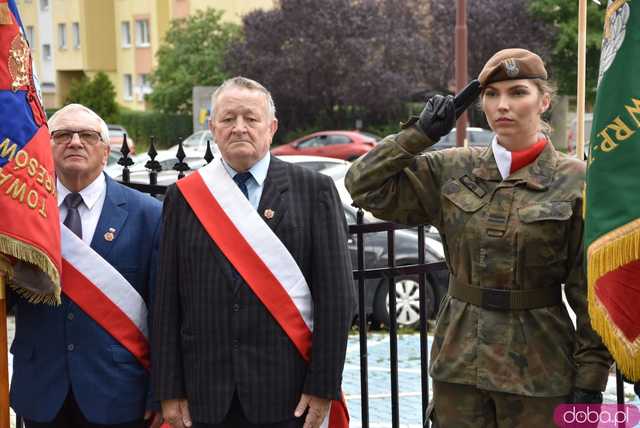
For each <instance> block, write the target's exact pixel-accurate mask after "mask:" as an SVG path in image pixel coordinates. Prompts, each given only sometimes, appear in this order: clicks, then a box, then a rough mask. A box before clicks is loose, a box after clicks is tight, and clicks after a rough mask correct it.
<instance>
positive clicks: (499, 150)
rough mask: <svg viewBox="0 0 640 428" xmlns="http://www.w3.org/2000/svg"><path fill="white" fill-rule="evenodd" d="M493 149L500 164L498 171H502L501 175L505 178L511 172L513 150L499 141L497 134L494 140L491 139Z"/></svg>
mask: <svg viewBox="0 0 640 428" xmlns="http://www.w3.org/2000/svg"><path fill="white" fill-rule="evenodd" d="M491 149H492V150H493V157H494V158H495V159H496V164H497V165H498V171H500V175H501V176H502V179H503V180H504V179H505V178H507V177H508V176H509V174H510V173H511V152H510V151H509V150H507V149H505V148H504V147H502V146H501V145H500V144H499V143H498V139H497V138H496V136H495V135H494V136H493V141H491Z"/></svg>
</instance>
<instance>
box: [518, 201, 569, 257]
mask: <svg viewBox="0 0 640 428" xmlns="http://www.w3.org/2000/svg"><path fill="white" fill-rule="evenodd" d="M572 215H573V208H572V204H571V202H564V201H560V202H540V203H536V204H531V205H527V206H525V207H521V208H519V209H518V218H519V219H520V222H521V225H520V227H519V229H518V232H517V236H518V238H517V239H518V258H519V261H520V262H523V263H524V265H526V266H546V267H548V268H549V269H553V268H554V266H553V265H554V264H556V265H557V263H558V262H560V261H563V260H566V258H567V249H568V242H567V230H568V227H569V226H568V223H569V219H570V218H571V216H572Z"/></svg>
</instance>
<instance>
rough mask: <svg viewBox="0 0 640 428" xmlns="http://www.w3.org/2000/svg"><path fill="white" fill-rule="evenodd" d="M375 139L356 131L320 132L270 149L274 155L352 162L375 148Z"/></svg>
mask: <svg viewBox="0 0 640 428" xmlns="http://www.w3.org/2000/svg"><path fill="white" fill-rule="evenodd" d="M376 142H377V140H376V138H374V137H372V136H371V134H364V133H362V132H358V131H321V132H315V133H313V134H310V135H306V136H304V137H301V138H298V139H297V140H294V141H292V142H290V143H288V144H283V145H281V146H278V147H274V148H272V149H271V153H273V154H274V155H313V156H327V157H330V158H338V159H345V160H349V161H351V160H354V159H357V158H358V157H360V156H362V155H363V154H365V153H367V152H368V151H369V150H371V149H372V148H374V147H375V145H376Z"/></svg>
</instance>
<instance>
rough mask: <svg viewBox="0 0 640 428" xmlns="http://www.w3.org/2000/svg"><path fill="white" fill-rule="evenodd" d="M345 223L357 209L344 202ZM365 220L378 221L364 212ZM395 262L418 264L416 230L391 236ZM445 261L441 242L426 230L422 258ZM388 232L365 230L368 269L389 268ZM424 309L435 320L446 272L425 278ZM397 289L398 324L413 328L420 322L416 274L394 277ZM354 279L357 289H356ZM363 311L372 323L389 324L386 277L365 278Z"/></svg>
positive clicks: (353, 249)
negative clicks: (392, 237) (423, 256)
mask: <svg viewBox="0 0 640 428" xmlns="http://www.w3.org/2000/svg"><path fill="white" fill-rule="evenodd" d="M343 208H344V212H345V216H346V218H347V223H348V224H356V213H357V210H356V209H355V208H354V207H352V206H351V205H344V204H343ZM363 221H364V223H365V224H366V223H372V222H379V221H380V220H378V219H377V218H375V217H373V216H372V215H370V214H368V213H367V214H365V216H364V219H363ZM347 243H348V245H349V253H350V255H351V262H352V264H353V267H354V269H355V268H357V260H358V259H357V256H358V249H357V245H356V236H355V235H350V236H349V239H348V241H347ZM394 245H395V247H394V250H395V261H396V265H397V266H403V265H411V264H416V263H418V230H417V229H402V230H396V231H395V236H394ZM443 260H444V254H443V252H442V243H440V242H439V241H437V240H435V239H433V238H431V237H429V236H428V234H427V233H425V261H426V262H427V263H433V262H441V261H443ZM388 261H389V254H388V250H387V232H376V233H368V234H366V235H365V239H364V262H365V267H366V268H367V269H371V268H384V267H388V266H389V265H388ZM426 281H427V282H426V287H425V290H426V298H425V302H426V308H427V314H428V318H429V319H434V318H435V315H436V313H437V312H438V309H439V302H440V301H441V300H442V298H443V297H444V296H445V295H446V294H447V287H448V284H449V271H448V270H446V269H445V270H443V271H437V272H433V273H429V274H427V277H426ZM394 284H395V292H396V322H397V325H398V326H401V327H415V326H417V325H418V323H419V322H420V293H419V289H420V288H419V287H420V283H419V280H418V275H404V276H399V277H395V278H394ZM357 287H358V285H357V282H356V290H357ZM365 287H366V290H367V292H366V301H365V308H366V313H367V314H368V315H369V316H370V319H371V321H372V324H373V325H378V326H379V325H389V283H388V280H387V279H386V278H385V279H368V280H365Z"/></svg>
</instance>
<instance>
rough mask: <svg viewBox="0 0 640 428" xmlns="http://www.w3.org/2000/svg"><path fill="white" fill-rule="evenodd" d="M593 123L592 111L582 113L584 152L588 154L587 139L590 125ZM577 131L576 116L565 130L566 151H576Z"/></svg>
mask: <svg viewBox="0 0 640 428" xmlns="http://www.w3.org/2000/svg"><path fill="white" fill-rule="evenodd" d="M592 124H593V113H585V114H584V153H585V155H588V154H589V140H590V138H591V126H592ZM577 133H578V118H577V117H576V118H574V119H573V120H572V121H571V124H570V125H569V130H568V131H567V153H569V154H575V153H576V138H577Z"/></svg>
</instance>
